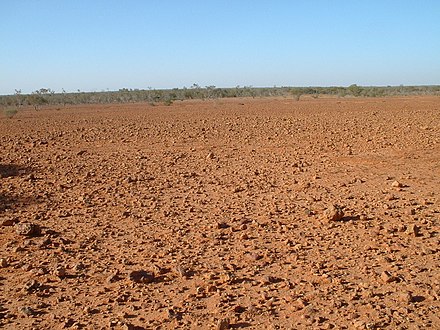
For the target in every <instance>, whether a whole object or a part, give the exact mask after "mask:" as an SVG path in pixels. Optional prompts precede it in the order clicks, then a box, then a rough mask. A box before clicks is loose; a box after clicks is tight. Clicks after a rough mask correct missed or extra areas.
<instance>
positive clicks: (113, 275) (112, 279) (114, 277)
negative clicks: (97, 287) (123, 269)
mask: <svg viewBox="0 0 440 330" xmlns="http://www.w3.org/2000/svg"><path fill="white" fill-rule="evenodd" d="M118 280H119V271H118V270H115V271H114V272H113V273H111V274H110V275H109V276H108V277H107V279H106V282H107V283H113V282H116V281H118Z"/></svg>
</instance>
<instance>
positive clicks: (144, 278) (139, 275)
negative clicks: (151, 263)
mask: <svg viewBox="0 0 440 330" xmlns="http://www.w3.org/2000/svg"><path fill="white" fill-rule="evenodd" d="M129 278H130V280H132V281H133V282H136V283H143V284H148V283H152V282H154V280H155V277H154V274H153V273H152V272H148V271H145V270H135V271H132V272H130V274H129Z"/></svg>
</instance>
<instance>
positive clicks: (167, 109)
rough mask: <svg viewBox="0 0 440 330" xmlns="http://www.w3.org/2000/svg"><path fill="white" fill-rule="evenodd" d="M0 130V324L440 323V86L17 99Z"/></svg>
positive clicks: (258, 326)
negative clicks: (202, 96) (333, 93)
mask: <svg viewBox="0 0 440 330" xmlns="http://www.w3.org/2000/svg"><path fill="white" fill-rule="evenodd" d="M0 141H1V145H0V148H1V154H0V175H1V178H0V183H1V186H0V188H1V189H0V230H1V231H0V246H1V250H0V251H1V252H0V253H1V254H0V258H1V260H0V327H3V328H5V329H62V328H72V329H174V328H182V329H227V328H232V329H237V328H244V329H289V328H291V329H427V328H432V329H435V328H437V329H438V328H440V319H439V315H440V311H439V308H440V271H439V266H440V258H439V240H440V238H439V224H440V205H439V203H440V98H439V97H411V98H409V97H408V98H384V99H316V100H315V99H304V100H301V101H299V102H296V101H294V100H289V99H240V100H214V101H198V102H189V101H185V102H178V103H175V104H173V105H172V106H154V107H153V106H151V105H147V104H134V105H99V106H77V107H71V108H62V109H59V110H57V109H55V108H51V109H45V110H42V111H39V112H36V111H33V110H32V111H31V110H22V111H20V112H19V113H18V114H17V115H16V116H15V117H14V118H12V119H7V118H1V119H0ZM32 224H33V225H34V226H32Z"/></svg>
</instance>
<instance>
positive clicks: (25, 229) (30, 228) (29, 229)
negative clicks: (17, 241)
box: [15, 222, 41, 237]
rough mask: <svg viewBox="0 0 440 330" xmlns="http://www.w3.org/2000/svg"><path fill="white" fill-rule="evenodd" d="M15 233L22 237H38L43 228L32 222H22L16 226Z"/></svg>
mask: <svg viewBox="0 0 440 330" xmlns="http://www.w3.org/2000/svg"><path fill="white" fill-rule="evenodd" d="M15 232H16V233H17V234H18V235H22V236H28V237H33V236H38V235H40V234H41V227H40V226H39V225H37V224H34V223H31V222H20V223H17V224H16V225H15Z"/></svg>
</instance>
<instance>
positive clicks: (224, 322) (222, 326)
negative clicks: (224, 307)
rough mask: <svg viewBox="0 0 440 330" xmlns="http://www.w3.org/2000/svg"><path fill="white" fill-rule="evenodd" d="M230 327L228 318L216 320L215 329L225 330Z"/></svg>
mask: <svg viewBox="0 0 440 330" xmlns="http://www.w3.org/2000/svg"><path fill="white" fill-rule="evenodd" d="M230 327H231V323H230V320H229V319H221V320H218V322H217V327H216V329H217V330H227V329H229V328H230Z"/></svg>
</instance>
